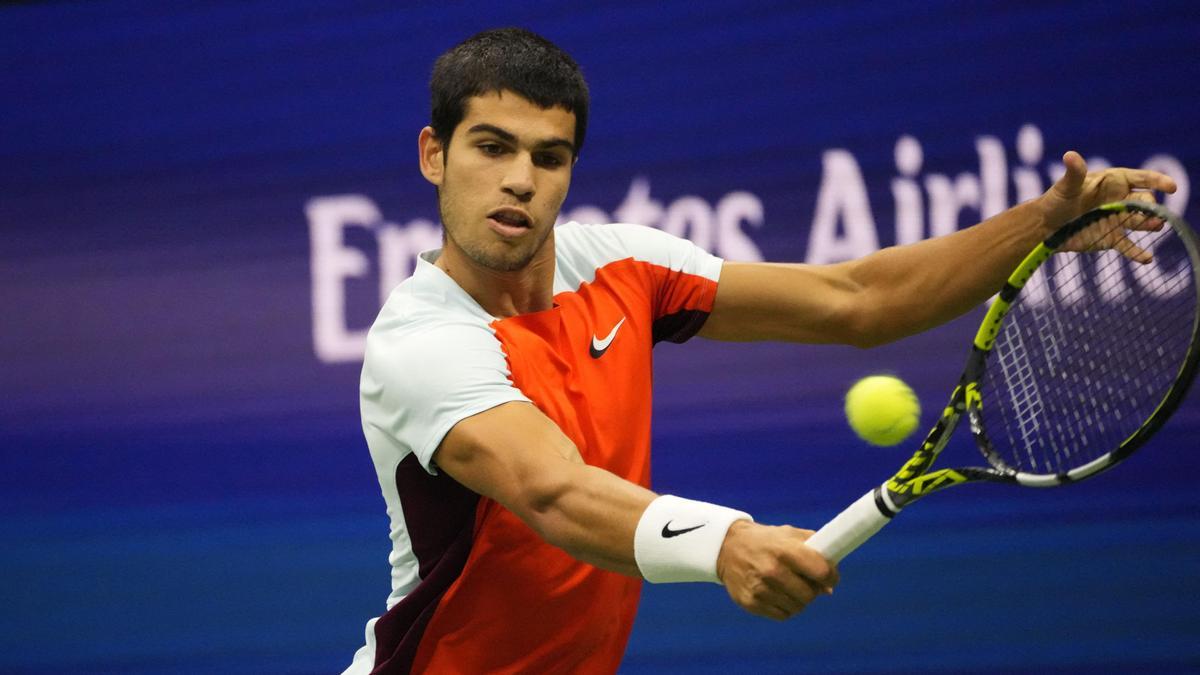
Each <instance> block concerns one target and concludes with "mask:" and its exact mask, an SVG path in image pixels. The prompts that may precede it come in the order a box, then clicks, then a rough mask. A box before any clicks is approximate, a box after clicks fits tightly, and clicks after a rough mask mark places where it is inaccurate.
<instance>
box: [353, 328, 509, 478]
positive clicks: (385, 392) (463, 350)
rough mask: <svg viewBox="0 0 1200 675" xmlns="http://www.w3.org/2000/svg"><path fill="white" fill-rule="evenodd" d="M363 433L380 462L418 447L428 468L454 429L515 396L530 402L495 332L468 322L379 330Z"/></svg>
mask: <svg viewBox="0 0 1200 675" xmlns="http://www.w3.org/2000/svg"><path fill="white" fill-rule="evenodd" d="M359 396H360V404H361V408H362V411H361V412H362V422H363V433H364V434H365V435H366V437H367V444H368V446H369V447H370V449H371V454H372V455H373V456H375V457H376V460H377V461H378V460H379V459H380V458H381V454H383V453H393V452H394V453H398V458H403V457H404V456H405V455H407V454H408V453H409V452H411V453H414V454H415V455H416V456H417V459H418V460H419V461H420V462H421V465H422V466H423V467H425V470H426V471H429V472H430V473H436V469H435V467H434V466H432V465H431V462H432V457H433V453H434V451H435V450H437V447H438V445H439V444H440V443H441V442H442V438H444V437H445V436H446V434H447V433H448V432H449V431H450V429H451V428H452V427H453V426H454V425H455V424H457V423H458V422H460V421H461V420H463V419H466V418H467V417H470V416H472V415H477V414H479V413H481V412H483V411H485V410H488V409H490V408H494V407H496V406H498V405H500V404H502V403H507V402H509V401H528V400H529V399H528V398H526V396H525V395H524V394H522V393H521V391H520V390H519V389H517V388H516V387H515V386H513V383H512V380H511V379H509V371H508V362H507V360H506V358H505V356H504V352H503V351H502V350H501V348H500V343H499V341H498V340H497V339H496V337H495V335H494V334H493V333H492V331H491V330H490V329H489V328H488V327H487V326H486V325H482V324H474V323H471V322H467V321H462V322H452V323H451V322H447V323H443V324H439V325H436V326H430V327H425V328H422V329H420V330H413V331H406V332H404V333H403V334H397V333H396V332H394V331H381V332H375V331H371V333H370V334H369V335H368V338H367V352H366V356H365V358H364V360H363V370H362V379H361V383H360V388H359Z"/></svg>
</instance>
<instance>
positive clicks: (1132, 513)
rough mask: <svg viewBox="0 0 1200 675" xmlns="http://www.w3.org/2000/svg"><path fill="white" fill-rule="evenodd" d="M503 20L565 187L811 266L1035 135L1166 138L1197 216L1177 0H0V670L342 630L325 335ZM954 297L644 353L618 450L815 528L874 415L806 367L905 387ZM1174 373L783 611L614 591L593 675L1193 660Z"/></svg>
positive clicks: (90, 664) (424, 192) (1003, 161)
mask: <svg viewBox="0 0 1200 675" xmlns="http://www.w3.org/2000/svg"><path fill="white" fill-rule="evenodd" d="M509 24H517V25H523V26H528V27H530V28H533V29H535V30H538V31H540V32H543V33H544V34H546V35H547V36H549V37H550V38H552V39H554V40H555V41H557V42H558V43H560V44H561V45H563V46H564V47H565V48H567V49H568V50H569V51H570V52H571V53H572V54H573V55H574V56H575V58H576V59H577V60H578V61H579V63H580V64H582V66H583V68H584V70H585V72H586V74H587V76H588V77H589V79H590V83H591V88H592V94H593V98H594V106H593V109H592V123H591V127H590V130H589V131H590V133H589V137H588V141H587V146H586V148H585V149H584V152H583V156H582V158H581V160H580V162H579V165H578V168H577V170H576V174H575V178H574V184H573V188H572V192H571V194H570V198H569V200H568V204H567V208H566V211H567V213H568V214H569V215H570V216H571V217H575V218H578V219H580V220H584V221H597V220H609V219H613V220H617V219H620V220H628V221H635V222H641V223H644V224H647V225H651V226H656V227H660V228H663V229H667V230H669V231H672V232H676V233H679V234H681V235H683V236H687V237H690V238H692V239H693V240H695V241H697V242H698V243H700V244H701V245H703V246H705V247H707V248H709V249H710V250H712V251H713V252H715V253H718V254H720V255H723V256H726V257H728V258H730V259H757V258H763V259H771V260H792V261H802V260H807V261H810V262H827V261H833V260H841V259H845V258H847V257H853V256H857V255H861V254H865V253H868V252H870V251H872V250H875V249H876V248H878V247H882V246H887V245H890V244H893V243H897V242H904V241H913V240H916V239H920V238H922V237H926V236H930V235H932V234H938V233H944V232H947V231H952V230H953V229H955V228H957V227H962V226H966V225H968V224H970V223H972V222H975V221H977V220H978V219H979V218H980V217H981V216H986V215H990V214H991V213H994V212H996V211H999V210H1000V209H1002V208H1004V207H1006V206H1009V205H1011V204H1014V203H1016V202H1017V201H1018V200H1022V199H1026V198H1029V197H1030V196H1032V195H1035V194H1037V193H1039V192H1040V191H1041V190H1042V189H1043V188H1044V187H1045V186H1046V185H1047V184H1048V183H1049V181H1050V180H1051V179H1052V177H1053V176H1054V175H1055V174H1056V172H1057V171H1058V167H1057V163H1058V158H1059V157H1060V156H1061V152H1062V151H1063V150H1065V149H1068V148H1078V149H1079V150H1081V151H1082V152H1083V153H1084V155H1085V156H1086V157H1087V158H1089V160H1090V161H1091V162H1092V165H1093V166H1100V165H1104V164H1108V163H1112V164H1121V165H1133V166H1148V167H1154V168H1157V169H1160V170H1164V171H1167V172H1168V173H1171V174H1172V175H1173V176H1174V177H1175V178H1176V180H1177V181H1178V182H1179V183H1180V185H1181V190H1180V193H1179V194H1178V195H1176V196H1175V198H1173V200H1172V201H1171V202H1170V203H1171V204H1172V206H1174V207H1175V208H1176V209H1177V210H1179V211H1182V212H1184V213H1185V214H1186V215H1187V216H1189V217H1190V218H1191V219H1192V220H1193V221H1196V220H1198V219H1200V218H1198V216H1200V213H1198V212H1197V211H1196V209H1195V208H1193V207H1192V206H1191V205H1192V203H1193V202H1194V201H1195V200H1194V199H1193V198H1192V195H1191V193H1192V190H1193V188H1195V189H1198V190H1200V188H1196V187H1195V186H1196V183H1197V182H1198V181H1200V142H1198V137H1197V133H1196V129H1195V119H1194V118H1195V115H1194V111H1195V110H1196V109H1197V104H1198V103H1200V97H1198V95H1197V90H1196V88H1195V82H1197V81H1200V58H1197V51H1196V46H1195V45H1196V41H1197V38H1198V37H1200V14H1198V13H1197V12H1196V11H1195V8H1194V7H1191V6H1190V4H1189V3H1187V2H1179V3H1143V4H1138V5H1136V6H1135V5H1129V4H1127V3H1107V2H1099V3H1098V2H1072V3H1058V4H1056V5H1054V6H1042V3H1011V2H992V3H956V2H931V3H870V2H853V3H835V4H822V5H819V6H818V5H806V4H795V3H787V2H736V3H729V2H708V1H697V0H689V1H688V2H663V3H649V4H645V5H642V4H638V3H627V4H621V3H617V4H613V5H610V6H607V7H604V8H592V9H577V8H574V7H572V6H571V3H542V2H535V3H524V4H522V5H520V6H511V5H505V6H503V7H502V8H501V7H490V6H489V5H486V4H479V5H474V4H469V3H468V4H458V3H429V4H426V5H412V6H403V5H402V4H399V3H390V2H217V3H203V2H192V3H158V2H92V3H69V2H58V3H28V4H25V5H22V6H15V7H14V6H10V7H7V8H4V9H3V10H0V38H2V39H0V64H2V67H0V91H3V104H2V105H0V130H2V132H0V235H2V236H0V289H2V290H0V316H2V317H3V329H2V330H0V373H2V377H0V381H2V383H3V385H2V389H3V393H2V397H0V458H2V464H0V466H2V467H3V470H2V471H0V494H2V495H3V498H2V500H0V504H2V506H0V509H2V511H0V535H2V537H3V541H4V544H3V547H2V548H0V574H2V579H3V582H2V583H0V599H2V604H3V606H4V610H3V611H2V612H0V671H5V672H23V673H31V672H62V671H71V672H79V673H83V672H146V673H150V672H155V673H158V672H223V673H235V672H247V673H252V672H253V673H257V672H294V673H307V672H312V673H319V672H332V671H335V670H338V669H340V667H342V666H343V665H344V664H345V663H347V662H348V659H349V657H350V655H351V653H352V652H353V651H354V650H355V649H356V648H357V647H358V646H359V645H360V644H361V640H362V628H363V624H364V622H365V621H366V620H367V619H368V618H369V617H371V616H374V615H377V614H379V613H380V612H381V611H382V610H383V602H384V598H385V595H386V592H387V584H388V570H387V564H386V555H387V551H388V541H387V524H386V519H385V516H384V513H383V503H382V500H381V499H380V497H379V494H378V488H377V487H376V484H375V478H374V474H373V471H372V468H371V464H370V462H369V459H368V456H367V452H366V448H365V445H364V443H363V440H362V438H361V433H360V429H359V423H358V413H357V396H356V383H357V377H358V370H359V364H360V357H361V349H362V343H361V340H362V333H363V331H364V330H365V328H366V327H367V326H368V325H369V323H370V321H371V319H372V317H373V315H374V313H375V311H376V310H377V308H378V306H379V304H380V301H381V297H382V295H383V294H384V293H386V292H387V290H389V289H390V288H391V287H392V286H393V285H394V284H395V283H396V282H398V281H399V280H400V279H401V278H403V277H404V276H405V275H407V274H408V273H409V270H410V269H411V259H412V256H413V255H414V253H415V252H416V251H418V250H420V249H422V248H424V247H427V246H431V245H435V244H436V242H437V237H438V230H437V228H436V220H437V213H436V210H435V208H434V195H433V191H432V189H431V188H430V187H429V186H428V185H427V184H425V183H424V182H423V181H422V179H421V177H420V176H419V174H418V173H417V170H416V166H415V159H416V157H415V150H416V143H415V141H416V133H417V131H418V130H419V129H420V127H421V126H422V125H423V124H424V123H425V121H426V116H427V105H428V104H427V93H426V78H427V73H428V70H429V67H430V64H431V62H432V60H433V59H434V58H435V57H436V55H437V54H438V53H439V52H440V51H441V50H443V49H445V48H447V47H448V46H449V45H451V44H453V43H454V42H456V41H458V40H460V39H462V38H464V37H466V36H467V35H469V34H471V33H473V32H475V31H477V30H480V29H483V28H488V27H494V26H498V25H509ZM977 319H978V315H977V314H973V315H971V316H970V317H968V318H966V319H964V320H962V321H958V322H954V323H951V324H949V325H947V326H945V327H943V328H940V329H938V330H936V331H933V332H931V333H929V334H927V335H923V336H919V337H914V338H911V339H908V340H905V341H902V342H900V343H897V344H894V345H891V346H887V347H884V348H881V349H877V350H872V351H859V350H854V349H850V348H835V347H796V346H780V345H752V346H751V345H719V344H713V343H705V342H704V341H701V340H696V341H693V342H692V343H690V344H688V345H684V346H675V345H665V346H662V347H660V348H659V350H657V353H658V361H657V364H656V369H655V378H656V384H657V398H656V408H655V418H654V419H655V444H656V450H655V451H656V456H655V464H654V472H655V486H656V487H657V488H658V489H659V490H663V491H670V492H675V493H679V494H684V495H688V496H692V497H698V498H704V499H709V500H713V501H717V502H721V503H726V504H730V505H734V506H738V507H741V508H744V509H747V510H749V511H752V512H753V513H755V514H757V516H758V518H759V519H760V520H762V521H767V522H788V523H795V524H798V525H802V526H803V525H807V526H812V527H815V526H817V525H819V524H820V523H822V522H823V521H824V520H825V519H826V518H827V517H829V516H831V515H832V514H833V513H835V512H836V511H837V510H838V509H840V508H841V507H842V506H843V505H844V504H846V503H847V502H848V501H849V500H850V499H852V498H854V497H857V496H858V495H859V494H860V493H861V492H862V491H863V490H864V489H865V488H866V487H867V486H868V483H869V482H871V481H874V480H876V478H877V477H878V476H879V475H883V474H884V473H885V472H886V471H888V470H890V469H891V468H892V467H893V466H894V465H895V463H896V461H897V460H898V459H900V458H901V455H902V454H904V455H906V454H907V452H908V451H907V450H895V451H890V450H881V449H874V448H869V447H865V446H864V445H863V444H861V443H860V442H858V441H857V440H856V439H855V438H854V437H853V436H852V435H851V433H850V432H849V431H848V430H847V428H846V426H845V425H844V423H843V421H842V414H841V410H840V405H841V394H842V392H843V391H844V389H845V387H846V386H847V385H848V384H849V383H850V382H851V381H852V380H853V379H854V378H856V377H858V376H861V375H863V374H866V373H870V372H876V371H890V372H894V373H896V374H899V375H900V376H902V377H905V378H907V379H908V380H910V381H911V382H912V383H913V384H914V386H915V387H916V389H917V391H918V393H919V394H920V395H921V398H922V401H923V402H924V404H925V407H926V415H925V416H924V424H928V423H929V422H930V421H931V420H932V419H933V418H932V415H931V414H930V411H931V410H932V409H934V408H937V407H939V406H941V405H942V404H943V401H944V396H945V394H946V392H947V391H948V389H949V387H950V386H951V384H952V382H953V379H954V377H955V376H956V374H957V373H958V370H959V368H960V365H961V362H962V359H963V357H964V351H963V348H964V345H965V344H966V338H967V336H968V335H969V334H970V333H971V331H972V325H971V324H972V323H973V322H974V321H976V320H977ZM1197 400H1198V399H1197V396H1196V395H1195V392H1193V395H1192V396H1191V397H1190V400H1189V401H1187V402H1186V403H1185V404H1184V406H1183V409H1182V410H1181V412H1180V413H1179V414H1178V415H1177V417H1176V418H1175V419H1174V420H1173V423H1172V424H1171V425H1170V427H1169V428H1168V429H1167V430H1166V431H1165V432H1164V433H1163V434H1162V435H1161V436H1160V437H1159V438H1158V439H1156V440H1155V442H1154V443H1153V444H1152V445H1151V446H1150V447H1148V448H1146V449H1145V451H1144V453H1143V454H1142V455H1141V456H1139V457H1136V458H1135V459H1134V460H1133V461H1131V462H1129V463H1128V464H1127V465H1126V466H1124V467H1122V469H1121V470H1120V471H1118V472H1114V473H1113V474H1109V475H1105V476H1103V477H1101V478H1099V479H1097V480H1095V481H1094V482H1091V483H1088V484H1083V485H1079V486H1075V487H1072V488H1070V489H1064V490H1060V491H1054V492H1046V493H1037V494H1034V495H1024V496H1022V498H1018V495H1017V494H1016V493H1013V492H1011V491H1009V490H1008V489H1004V488H999V487H997V488H982V489H973V490H964V491H963V492H962V493H953V492H951V493H949V494H946V495H944V496H939V497H937V499H936V503H934V502H931V503H929V504H926V505H924V506H922V507H921V508H920V509H915V510H914V511H913V512H912V513H906V514H905V516H904V519H903V520H904V522H903V523H897V524H896V525H894V526H893V528H894V529H891V530H889V531H888V532H887V533H886V534H885V535H883V536H881V537H880V538H879V539H878V540H877V541H873V542H872V543H871V545H869V546H868V547H866V548H864V549H863V550H862V551H861V552H859V553H858V554H856V555H855V556H854V557H853V558H851V559H849V560H848V561H847V562H846V563H845V565H844V568H843V579H844V582H843V584H842V586H841V587H840V588H839V589H838V591H837V594H836V595H835V596H834V598H832V599H825V600H822V601H821V602H819V603H817V605H816V606H814V607H812V608H811V609H810V610H809V611H808V612H807V613H806V614H804V615H803V616H801V617H800V618H797V619H795V620H793V621H791V622H789V623H786V624H782V625H777V624H774V623H769V622H766V621H764V620H759V619H755V618H752V617H750V616H748V615H746V614H743V613H742V612H741V611H740V610H738V609H737V608H735V607H734V606H733V605H732V604H730V603H729V602H728V601H727V600H726V598H725V597H724V593H723V591H722V590H721V589H720V588H717V587H715V586H711V587H710V586H695V585H688V586H676V587H647V588H646V590H645V595H644V600H643V604H642V609H641V613H640V615H639V617H638V621H637V625H636V627H635V630H634V634H633V638H632V642H631V644H630V647H629V652H628V657H627V659H626V663H625V667H624V669H625V670H626V671H627V672H630V673H643V672H656V673H657V672H679V673H683V672H687V673H697V672H713V673H718V672H734V671H737V670H751V669H753V670H754V671H756V672H795V671H798V670H808V671H820V670H837V671H844V670H863V671H871V670H951V671H963V670H968V669H1025V668H1032V667H1039V668H1053V667H1057V668H1066V669H1074V668H1097V667H1106V668H1113V669H1125V668H1133V667H1135V666H1148V667H1153V668H1156V669H1158V670H1160V671H1161V670H1164V669H1165V670H1171V669H1176V668H1178V669H1184V668H1188V667H1195V666H1197V665H1198V664H1200V605H1197V604H1196V603H1195V598H1196V597H1200V575H1198V574H1197V572H1196V570H1197V569H1198V563H1200V544H1197V543H1196V542H1197V541H1198V540H1200V516H1198V515H1197V507H1196V506H1195V487H1194V482H1195V481H1194V478H1193V475H1194V474H1195V472H1196V470H1197V468H1200V460H1198V459H1197V456H1196V452H1197V449H1198V448H1197V442H1196V438H1197V435H1198V434H1200V411H1198V408H1200V406H1198V405H1197ZM924 424H923V426H924ZM966 447H967V446H963V449H965V448H966ZM1100 500H1102V501H1100Z"/></svg>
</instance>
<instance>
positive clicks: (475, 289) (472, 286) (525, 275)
mask: <svg viewBox="0 0 1200 675" xmlns="http://www.w3.org/2000/svg"><path fill="white" fill-rule="evenodd" d="M434 264H435V265H437V266H438V267H440V268H441V269H442V271H443V272H445V273H446V275H447V276H449V277H450V278H451V279H453V280H454V282H455V283H457V284H458V285H459V286H460V287H462V289H463V290H464V291H466V292H467V294H468V295H470V296H471V297H472V298H473V299H474V300H475V302H477V303H479V306H480V307H482V308H483V310H484V311H485V312H487V313H488V314H491V315H492V316H495V317H500V318H506V317H510V316H516V315H518V314H528V313H530V312H540V311H542V310H546V309H550V308H551V307H553V306H554V235H553V234H551V235H550V237H549V238H548V239H547V240H546V245H544V246H543V247H542V250H541V251H539V252H538V253H537V255H535V256H534V258H533V260H530V261H529V264H528V265H526V266H525V267H522V268H521V269H519V270H513V271H511V272H501V271H497V270H493V269H489V268H486V267H482V266H480V265H478V264H477V263H475V262H474V261H473V260H471V259H470V258H468V257H467V256H465V255H463V253H462V251H460V250H458V248H457V247H455V246H454V245H453V243H452V242H450V241H449V240H447V241H446V245H445V246H444V247H443V248H442V253H441V255H440V256H438V259H437V261H436V262H435V263H434Z"/></svg>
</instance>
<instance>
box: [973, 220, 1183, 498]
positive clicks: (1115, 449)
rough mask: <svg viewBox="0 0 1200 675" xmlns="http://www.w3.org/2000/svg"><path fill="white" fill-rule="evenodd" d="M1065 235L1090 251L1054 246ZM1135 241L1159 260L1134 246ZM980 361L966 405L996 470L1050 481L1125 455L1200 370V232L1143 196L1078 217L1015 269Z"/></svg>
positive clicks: (1028, 481)
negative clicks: (1139, 257) (1140, 257)
mask: <svg viewBox="0 0 1200 675" xmlns="http://www.w3.org/2000/svg"><path fill="white" fill-rule="evenodd" d="M1156 223H1161V228H1158V229H1157V230H1147V229H1140V228H1147V227H1154V226H1155V225H1156ZM1128 226H1133V228H1135V229H1134V230H1132V231H1131V232H1129V233H1128V234H1124V232H1125V230H1126V228H1127V227H1128ZM1133 247H1137V248H1133ZM1064 248H1070V249H1072V250H1079V249H1081V251H1080V252H1064V253H1058V254H1055V252H1056V251H1058V250H1060V249H1064ZM1137 249H1142V250H1146V251H1149V252H1152V253H1153V255H1154V261H1153V262H1151V263H1148V264H1141V263H1136V262H1131V261H1129V260H1128V259H1127V258H1126V257H1125V256H1124V255H1123V252H1129V253H1131V254H1136V252H1137ZM971 362H972V363H971V365H969V366H968V369H967V372H968V374H969V377H966V378H964V379H968V380H969V381H968V384H967V385H966V387H965V390H966V395H965V405H966V414H967V416H968V419H969V421H970V425H971V431H972V433H973V435H974V436H975V439H976V441H977V444H978V445H979V448H980V449H981V451H982V452H983V454H984V456H985V457H986V458H987V460H988V462H989V464H991V466H992V467H993V468H994V470H995V471H997V472H998V473H1000V474H1003V475H1005V476H1007V477H1009V478H1011V480H1014V481H1015V482H1018V483H1020V484H1022V485H1028V486H1032V487H1050V486H1054V485H1060V484H1063V483H1066V482H1072V481H1078V480H1082V479H1084V478H1087V477H1089V476H1093V475H1095V474H1097V473H1099V472H1101V471H1103V470H1105V469H1108V468H1110V467H1112V466H1114V465H1115V464H1117V463H1118V462H1120V461H1121V460H1123V459H1125V458H1127V457H1128V456H1129V455H1131V454H1132V453H1133V452H1134V451H1135V450H1137V449H1138V448H1139V447H1141V446H1142V445H1143V444H1144V443H1145V442H1146V441H1147V440H1148V439H1149V438H1150V437H1151V436H1153V435H1154V433H1155V432H1156V431H1158V429H1159V428H1161V426H1162V424H1163V423H1164V422H1165V421H1166V420H1167V419H1168V418H1169V417H1170V416H1171V414H1172V413H1173V412H1174V411H1175V410H1176V408H1177V407H1178V406H1179V403H1180V402H1181V401H1182V400H1183V399H1184V397H1185V396H1186V394H1187V391H1188V389H1189V387H1190V386H1191V383H1192V381H1193V380H1194V379H1195V375H1196V369H1197V363H1198V362H1200V245H1198V244H1197V239H1196V235H1195V234H1194V233H1193V231H1192V230H1191V228H1190V227H1188V225H1187V224H1186V223H1185V222H1184V221H1183V220H1182V219H1181V218H1179V217H1178V216H1176V215H1174V214H1172V213H1171V212H1169V211H1168V210H1167V209H1165V208H1163V207H1161V206H1159V205H1157V204H1151V203H1147V202H1140V201H1128V202H1117V203H1114V204H1106V205H1104V206H1103V207H1101V208H1100V209H1096V210H1094V211H1090V212H1088V213H1087V214H1084V216H1081V217H1080V218H1077V219H1075V220H1074V221H1072V222H1070V223H1068V224H1067V225H1065V226H1064V227H1063V228H1061V229H1060V230H1058V231H1057V232H1055V233H1054V234H1053V235H1052V236H1051V237H1050V238H1048V239H1047V240H1046V242H1044V243H1043V244H1042V245H1041V246H1039V247H1038V249H1037V250H1035V251H1034V252H1033V253H1031V254H1030V256H1029V257H1028V258H1027V259H1026V261H1025V263H1023V264H1022V265H1021V267H1019V268H1018V269H1017V270H1016V271H1015V272H1014V273H1013V275H1012V276H1010V278H1009V283H1008V284H1006V286H1005V289H1004V291H1002V293H1001V294H1000V296H999V298H998V299H997V301H996V302H995V303H994V304H993V306H992V308H991V309H990V310H989V312H988V316H987V317H986V318H985V320H984V324H983V326H982V327H981V329H980V332H979V334H978V335H977V336H976V344H975V349H974V350H973V354H972V358H971Z"/></svg>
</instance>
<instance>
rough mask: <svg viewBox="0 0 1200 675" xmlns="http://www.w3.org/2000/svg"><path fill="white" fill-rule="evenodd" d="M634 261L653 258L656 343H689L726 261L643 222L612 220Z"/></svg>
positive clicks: (707, 310) (705, 314) (707, 311)
mask: <svg viewBox="0 0 1200 675" xmlns="http://www.w3.org/2000/svg"><path fill="white" fill-rule="evenodd" d="M612 228H613V232H614V234H615V235H616V236H617V237H618V238H619V239H620V241H621V242H622V246H623V247H624V248H625V249H626V251H627V252H628V254H629V255H630V256H631V257H633V258H634V259H635V260H639V261H643V262H646V263H650V265H649V266H648V269H649V270H650V280H649V282H650V284H651V286H652V288H651V289H650V293H651V308H652V311H653V313H654V328H653V338H654V342H655V343H658V342H662V341H667V342H685V341H687V340H688V339H689V338H691V337H692V336H693V335H695V334H696V333H697V332H699V331H700V329H701V328H702V327H703V326H704V322H705V321H706V320H707V319H708V315H709V314H710V313H711V312H712V307H713V301H714V300H715V299H716V295H717V283H718V282H719V281H720V277H721V266H722V265H723V264H724V261H723V260H722V259H721V258H718V257H717V256H715V255H712V254H711V253H709V252H707V251H705V250H704V249H702V248H700V247H699V246H697V245H695V244H693V243H692V242H690V241H688V240H687V239H681V238H679V237H676V236H674V235H671V234H668V233H666V232H663V231H662V230H657V229H654V228H652V227H644V226H640V225H625V224H617V225H613V226H612Z"/></svg>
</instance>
